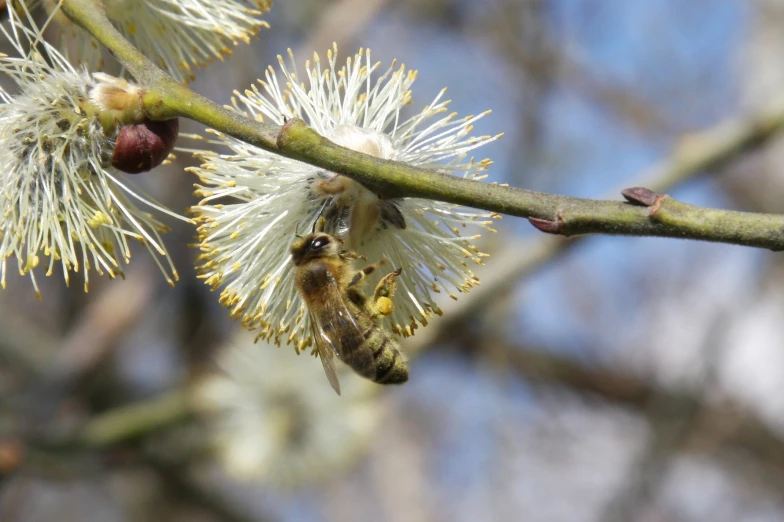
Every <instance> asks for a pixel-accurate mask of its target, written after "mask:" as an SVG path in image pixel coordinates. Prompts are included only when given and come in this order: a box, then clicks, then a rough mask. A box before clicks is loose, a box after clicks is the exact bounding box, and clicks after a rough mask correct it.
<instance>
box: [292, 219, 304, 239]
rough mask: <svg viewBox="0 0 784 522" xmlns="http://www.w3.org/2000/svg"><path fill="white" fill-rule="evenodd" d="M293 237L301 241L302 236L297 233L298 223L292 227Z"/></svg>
mask: <svg viewBox="0 0 784 522" xmlns="http://www.w3.org/2000/svg"><path fill="white" fill-rule="evenodd" d="M294 237H297V238H300V239H302V236H301V235H300V233H299V221H297V223H296V224H295V225H294Z"/></svg>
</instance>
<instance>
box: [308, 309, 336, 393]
mask: <svg viewBox="0 0 784 522" xmlns="http://www.w3.org/2000/svg"><path fill="white" fill-rule="evenodd" d="M310 321H311V326H312V331H313V339H314V340H315V342H316V348H317V349H318V354H319V359H321V365H322V366H323V367H324V373H326V374H327V379H328V380H329V384H331V385H332V389H333V390H335V393H337V394H338V395H340V381H338V374H337V372H336V371H335V354H336V353H337V351H336V350H335V348H334V346H333V345H332V342H331V341H330V340H329V337H327V336H326V335H325V334H324V330H323V329H322V328H321V325H320V324H318V321H317V320H316V315H315V314H311V315H310Z"/></svg>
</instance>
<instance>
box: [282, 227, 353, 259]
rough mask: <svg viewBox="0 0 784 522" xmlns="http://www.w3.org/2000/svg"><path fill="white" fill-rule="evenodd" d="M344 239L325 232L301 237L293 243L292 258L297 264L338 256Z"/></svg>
mask: <svg viewBox="0 0 784 522" xmlns="http://www.w3.org/2000/svg"><path fill="white" fill-rule="evenodd" d="M342 244H343V241H342V240H341V239H340V238H338V237H335V236H330V235H329V234H325V233H323V232H316V233H315V234H308V235H307V236H304V237H300V238H299V239H297V240H296V241H295V242H294V244H293V245H291V258H292V261H294V264H295V265H300V264H302V263H304V262H305V261H308V260H311V259H319V258H329V257H337V256H338V254H339V253H340V245H342Z"/></svg>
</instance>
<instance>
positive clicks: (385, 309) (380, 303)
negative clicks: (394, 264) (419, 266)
mask: <svg viewBox="0 0 784 522" xmlns="http://www.w3.org/2000/svg"><path fill="white" fill-rule="evenodd" d="M401 272H403V269H402V268H398V269H397V270H395V271H394V272H391V273H389V274H387V275H386V276H384V278H383V279H382V280H381V281H379V283H378V285H376V290H375V292H373V299H372V302H371V303H370V304H369V307H370V311H371V313H372V315H373V317H380V316H384V315H389V314H391V313H392V311H393V310H394V309H395V305H394V304H393V303H392V297H394V296H395V289H396V288H397V276H399V275H400V274H401Z"/></svg>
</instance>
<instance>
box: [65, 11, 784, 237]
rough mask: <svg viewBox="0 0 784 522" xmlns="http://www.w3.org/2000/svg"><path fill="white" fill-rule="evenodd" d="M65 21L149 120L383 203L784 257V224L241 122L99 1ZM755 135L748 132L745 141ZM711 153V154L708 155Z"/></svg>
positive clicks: (724, 136) (756, 125)
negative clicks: (454, 170) (474, 170)
mask: <svg viewBox="0 0 784 522" xmlns="http://www.w3.org/2000/svg"><path fill="white" fill-rule="evenodd" d="M63 9H64V11H65V13H66V14H67V15H68V16H69V17H70V18H71V19H72V20H74V22H76V23H77V24H79V25H81V26H82V27H84V28H85V29H86V30H87V31H88V32H89V33H91V34H92V35H93V36H94V37H95V38H96V39H97V40H98V41H99V42H100V43H101V44H103V45H104V46H106V47H107V48H108V49H109V50H110V51H111V52H112V53H113V54H114V55H115V56H116V57H117V59H118V60H119V61H120V63H122V64H123V65H124V66H125V67H126V68H127V69H128V70H129V71H130V72H131V74H133V76H134V77H135V78H136V80H137V81H138V82H139V83H140V84H141V85H142V87H144V89H145V93H144V95H143V102H144V108H145V110H146V112H147V114H148V116H149V117H150V118H152V119H167V118H172V117H178V116H180V117H185V118H189V119H192V120H195V121H198V122H200V123H203V124H205V125H208V126H210V127H212V128H213V129H216V130H218V131H220V132H223V133H225V134H228V135H231V136H234V137H235V138H238V139H240V140H243V141H245V142H247V143H250V144H252V145H256V146H258V147H261V148H263V149H266V150H269V151H272V152H275V153H277V154H281V155H283V156H286V157H289V158H293V159H296V160H299V161H303V162H305V163H308V164H311V165H315V166H318V167H321V168H324V169H327V170H329V171H333V172H338V173H341V174H344V175H346V176H348V177H350V178H352V179H355V180H357V181H359V182H360V183H362V184H363V185H365V186H366V187H368V188H369V189H370V190H372V191H374V192H375V193H377V194H378V195H380V196H381V197H385V198H399V197H421V198H429V199H435V200H440V201H445V202H449V203H455V204H460V205H466V206H471V207H476V208H481V209H485V210H489V211H493V212H497V213H501V214H509V215H513V216H520V217H526V218H532V223H533V224H534V225H535V226H537V228H539V229H541V230H544V231H546V232H550V233H555V234H560V235H565V236H572V235H578V234H614V235H630V236H657V237H676V238H684V239H697V240H703V241H715V242H722V243H730V244H738V245H745V246H754V247H761V248H768V249H771V250H784V216H780V215H771V214H753V213H743V212H733V211H728V210H719V209H707V208H701V207H696V206H691V205H686V204H685V203H678V202H675V201H674V200H668V202H667V203H666V204H665V205H664V206H663V207H662V212H661V213H659V212H656V213H654V214H652V213H651V212H650V211H649V210H650V209H649V208H647V207H643V206H635V205H630V204H628V203H625V202H622V201H602V200H590V199H583V198H572V197H566V196H559V195H553V194H544V193H539V192H533V191H529V190H524V189H518V188H512V187H506V186H501V185H496V184H488V183H482V182H478V181H473V180H468V179H462V178H458V177H456V176H450V175H445V174H440V173H437V172H433V171H430V170H426V169H421V168H417V167H413V166H411V165H408V164H406V163H400V162H396V161H389V160H382V159H380V158H376V157H373V156H369V155H366V154H362V153H359V152H355V151H352V150H349V149H346V148H344V147H341V146H338V145H336V144H334V143H332V142H330V141H329V140H327V139H326V138H324V137H322V136H320V135H318V134H317V133H316V132H315V131H313V130H312V129H311V128H309V127H308V126H307V125H306V124H305V122H303V121H302V120H298V119H293V120H290V121H289V122H287V123H286V124H285V125H284V126H283V127H278V126H276V125H271V124H269V123H264V122H259V121H256V120H252V119H250V118H247V117H244V116H242V115H241V114H239V113H236V112H234V111H232V110H230V109H227V108H225V107H221V106H219V105H217V104H215V103H214V102H211V101H209V100H207V99H206V98H204V97H202V96H200V95H198V94H196V93H194V92H193V91H191V90H190V89H188V88H187V87H185V86H184V85H182V84H180V83H177V82H175V81H174V80H173V79H171V78H170V77H169V76H167V75H166V74H165V73H164V72H163V71H161V70H160V69H159V68H158V67H156V66H155V65H154V64H153V63H152V62H150V61H149V60H148V59H147V58H145V57H144V56H142V55H141V53H139V51H138V50H137V49H136V48H135V47H133V45H132V44H131V43H130V42H128V41H127V40H126V39H125V38H124V37H123V36H122V35H121V34H120V33H119V32H118V31H117V30H116V29H115V28H114V27H113V26H112V24H111V22H110V21H109V20H108V19H107V18H106V16H105V13H104V11H103V9H102V8H101V7H100V4H99V3H98V2H96V0H65V1H64V2H63ZM782 128H784V104H782V103H776V104H774V105H773V106H771V107H770V108H769V110H767V111H765V112H763V113H761V114H760V115H758V116H757V117H754V118H752V119H750V120H748V121H745V122H737V123H735V124H731V125H729V126H727V128H726V129H722V133H721V134H720V135H716V136H707V137H703V138H709V139H713V140H725V141H726V147H723V148H720V149H717V148H716V147H714V146H713V145H714V144H712V143H708V144H707V145H708V146H706V144H705V143H703V142H701V141H700V140H696V141H692V142H691V143H687V144H686V145H684V148H683V150H682V152H681V158H680V159H681V164H682V165H683V167H684V168H686V169H691V170H693V169H703V168H704V169H708V168H711V166H712V165H713V164H714V163H715V162H716V161H721V160H722V158H723V157H724V156H727V155H736V154H737V153H738V152H739V151H741V150H744V149H745V148H746V147H748V146H750V145H753V144H754V143H756V142H758V141H761V140H766V139H768V138H770V137H771V136H772V135H774V134H777V133H779V132H780V131H781V129H782ZM749 129H751V132H749ZM705 150H708V151H709V153H707V154H706V153H705Z"/></svg>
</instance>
